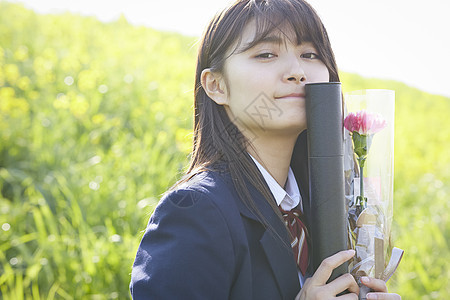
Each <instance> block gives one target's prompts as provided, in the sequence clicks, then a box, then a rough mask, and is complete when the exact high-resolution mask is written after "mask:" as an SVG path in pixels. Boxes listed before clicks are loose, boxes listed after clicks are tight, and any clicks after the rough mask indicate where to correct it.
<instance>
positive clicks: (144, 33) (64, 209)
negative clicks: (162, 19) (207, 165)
mask: <svg viewBox="0 0 450 300" xmlns="http://www.w3.org/2000/svg"><path fill="white" fill-rule="evenodd" d="M195 42H196V39H195V38H190V37H185V36H181V35H179V34H175V33H166V32H158V31H155V30H152V29H149V28H145V27H135V26H131V25H130V24H128V23H127V21H126V20H125V19H123V18H122V19H119V20H118V21H116V22H112V23H102V22H100V21H98V20H96V19H95V18H88V17H81V16H77V15H73V14H62V15H39V14H36V13H34V12H33V11H30V10H27V9H25V8H24V7H23V6H21V5H16V4H10V3H7V2H1V1H0V141H1V143H0V191H1V193H0V211H1V214H0V224H2V230H1V232H2V234H0V295H1V296H2V297H3V298H4V299H20V298H22V297H20V296H19V295H23V296H24V297H25V298H27V297H30V298H31V297H33V298H35V299H39V298H40V297H42V298H44V299H47V298H51V297H53V296H55V297H57V298H63V299H81V298H86V297H89V298H99V299H103V298H108V299H115V298H118V299H124V298H129V292H128V284H129V279H130V276H129V273H130V271H131V264H132V262H133V259H134V255H135V251H136V249H137V246H138V243H139V240H140V237H141V235H142V230H143V229H144V228H145V224H146V222H147V220H148V217H149V215H150V214H151V212H152V210H153V208H154V206H155V204H156V203H157V201H158V198H159V197H160V195H161V194H162V193H163V192H164V191H165V190H166V189H167V187H169V186H170V185H172V184H173V183H174V182H175V181H176V179H177V178H179V176H180V174H181V172H182V170H183V168H184V167H185V166H186V164H187V161H188V157H187V156H188V153H189V149H190V138H191V127H192V102H193V78H194V68H195V58H196V45H195ZM342 82H343V87H344V90H345V91H351V90H356V89H362V88H383V89H392V90H395V92H396V120H395V122H396V129H395V135H396V140H395V192H394V193H395V205H394V218H395V221H394V238H395V245H396V246H397V247H400V248H403V249H405V250H406V254H405V257H404V260H403V262H402V264H401V266H400V268H399V270H398V271H397V273H396V275H395V276H394V278H393V279H392V280H391V281H390V288H391V289H392V290H394V291H396V292H398V293H399V294H401V295H402V296H403V297H404V299H445V298H448V297H450V288H449V287H448V286H447V283H446V280H443V279H442V278H450V267H449V264H448V261H450V251H449V245H448V243H449V241H450V220H449V216H450V213H449V211H450V210H449V208H450V207H449V206H450V205H449V202H448V201H447V199H448V197H449V196H450V186H449V184H448V183H449V182H450V151H448V149H449V148H450V138H449V137H450V118H449V117H448V115H449V114H450V99H449V98H445V97H442V96H437V95H430V94H427V93H424V92H422V91H420V90H417V89H414V88H411V87H408V86H406V85H404V84H402V83H400V82H395V81H385V80H378V79H369V78H363V77H360V76H358V75H355V74H348V73H342Z"/></svg>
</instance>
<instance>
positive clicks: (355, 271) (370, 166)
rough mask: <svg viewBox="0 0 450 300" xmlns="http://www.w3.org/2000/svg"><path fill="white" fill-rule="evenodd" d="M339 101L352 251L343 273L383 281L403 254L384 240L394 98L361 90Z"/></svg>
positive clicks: (390, 199)
mask: <svg viewBox="0 0 450 300" xmlns="http://www.w3.org/2000/svg"><path fill="white" fill-rule="evenodd" d="M344 101H345V112H344V114H345V117H344V127H345V128H344V144H345V147H344V172H345V197H346V201H347V213H348V223H347V225H348V242H349V245H350V247H351V248H352V249H355V250H356V255H355V257H354V259H353V261H352V262H351V263H350V264H349V271H350V273H351V274H352V275H354V276H355V278H356V279H357V280H358V282H359V279H360V278H361V277H362V276H370V277H375V278H379V279H383V280H385V281H387V280H388V279H389V278H390V277H391V275H392V273H393V272H394V271H395V269H396V267H397V265H398V263H399V262H400V260H401V257H402V255H403V250H400V249H398V248H393V247H392V245H391V240H390V236H391V224H392V217H393V187H394V185H393V184H394V109H395V93H394V91H390V90H361V91H355V92H351V93H347V94H345V96H344ZM361 178H362V180H361ZM367 292H368V290H367V289H366V288H365V287H364V286H361V293H360V299H365V294H366V293H367Z"/></svg>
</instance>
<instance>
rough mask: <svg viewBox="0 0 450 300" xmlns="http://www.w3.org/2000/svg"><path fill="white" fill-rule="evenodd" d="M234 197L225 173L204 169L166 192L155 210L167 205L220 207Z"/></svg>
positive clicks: (177, 206) (232, 188) (176, 206)
mask: <svg viewBox="0 0 450 300" xmlns="http://www.w3.org/2000/svg"><path fill="white" fill-rule="evenodd" d="M236 197H237V194H236V193H235V191H234V187H233V185H232V182H231V180H230V179H229V176H228V175H227V174H222V173H219V172H214V171H205V172H202V173H199V174H196V175H194V176H193V177H192V178H190V179H189V180H188V181H187V182H185V183H183V184H180V185H178V186H176V187H175V188H173V189H171V190H169V191H168V192H166V193H165V194H164V195H163V196H162V198H161V201H160V203H159V205H158V207H157V209H156V210H155V212H157V210H158V208H159V207H160V206H168V205H170V206H173V207H174V208H179V209H181V208H195V207H196V206H200V207H203V206H210V205H213V206H217V207H221V206H223V205H224V204H225V203H224V202H230V200H232V198H233V199H234V198H236ZM228 204H229V203H228Z"/></svg>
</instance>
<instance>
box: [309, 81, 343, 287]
mask: <svg viewBox="0 0 450 300" xmlns="http://www.w3.org/2000/svg"><path fill="white" fill-rule="evenodd" d="M305 100H306V104H305V105H306V118H307V126H308V130H307V140H308V168H309V196H310V199H309V201H310V202H309V203H310V208H311V218H310V222H309V223H310V231H311V238H312V239H311V240H312V264H313V268H314V272H315V271H316V270H317V268H318V267H319V265H320V263H321V262H322V261H323V260H324V259H325V258H327V257H329V256H331V255H333V254H335V253H337V252H339V251H341V250H347V249H348V247H347V227H346V220H347V218H346V209H345V193H344V144H343V141H344V140H343V112H342V109H343V108H342V107H343V105H342V92H341V83H340V82H326V83H311V84H306V86H305ZM344 273H348V264H347V263H344V264H343V265H341V266H340V267H338V268H336V269H335V270H334V271H333V273H332V275H331V277H330V280H329V281H332V280H333V279H335V278H336V277H339V276H340V275H342V274H344Z"/></svg>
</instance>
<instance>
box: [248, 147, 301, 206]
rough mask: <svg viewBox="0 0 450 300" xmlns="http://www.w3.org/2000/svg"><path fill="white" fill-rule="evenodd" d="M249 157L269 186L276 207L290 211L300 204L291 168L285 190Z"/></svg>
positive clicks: (299, 196)
mask: <svg viewBox="0 0 450 300" xmlns="http://www.w3.org/2000/svg"><path fill="white" fill-rule="evenodd" d="M249 155H250V154H249ZM250 157H251V158H252V159H253V161H254V162H255V164H256V166H257V167H258V169H259V171H260V172H261V174H262V175H263V177H264V180H265V181H266V183H267V185H268V186H269V189H270V191H271V192H272V194H273V197H274V198H275V201H276V203H277V205H278V206H281V208H282V209H284V210H291V209H293V208H294V207H296V206H298V205H299V204H301V200H302V199H301V195H300V190H299V189H298V184H297V180H295V176H294V172H292V169H291V167H289V171H288V177H287V180H286V186H285V189H283V188H282V187H281V186H280V185H279V184H278V182H277V181H276V180H275V179H274V178H273V177H272V175H270V173H269V172H267V170H266V169H265V168H264V167H263V166H262V165H261V164H260V163H259V162H258V161H257V160H256V159H255V158H254V157H253V156H252V155H250ZM300 208H301V209H302V205H300Z"/></svg>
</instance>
